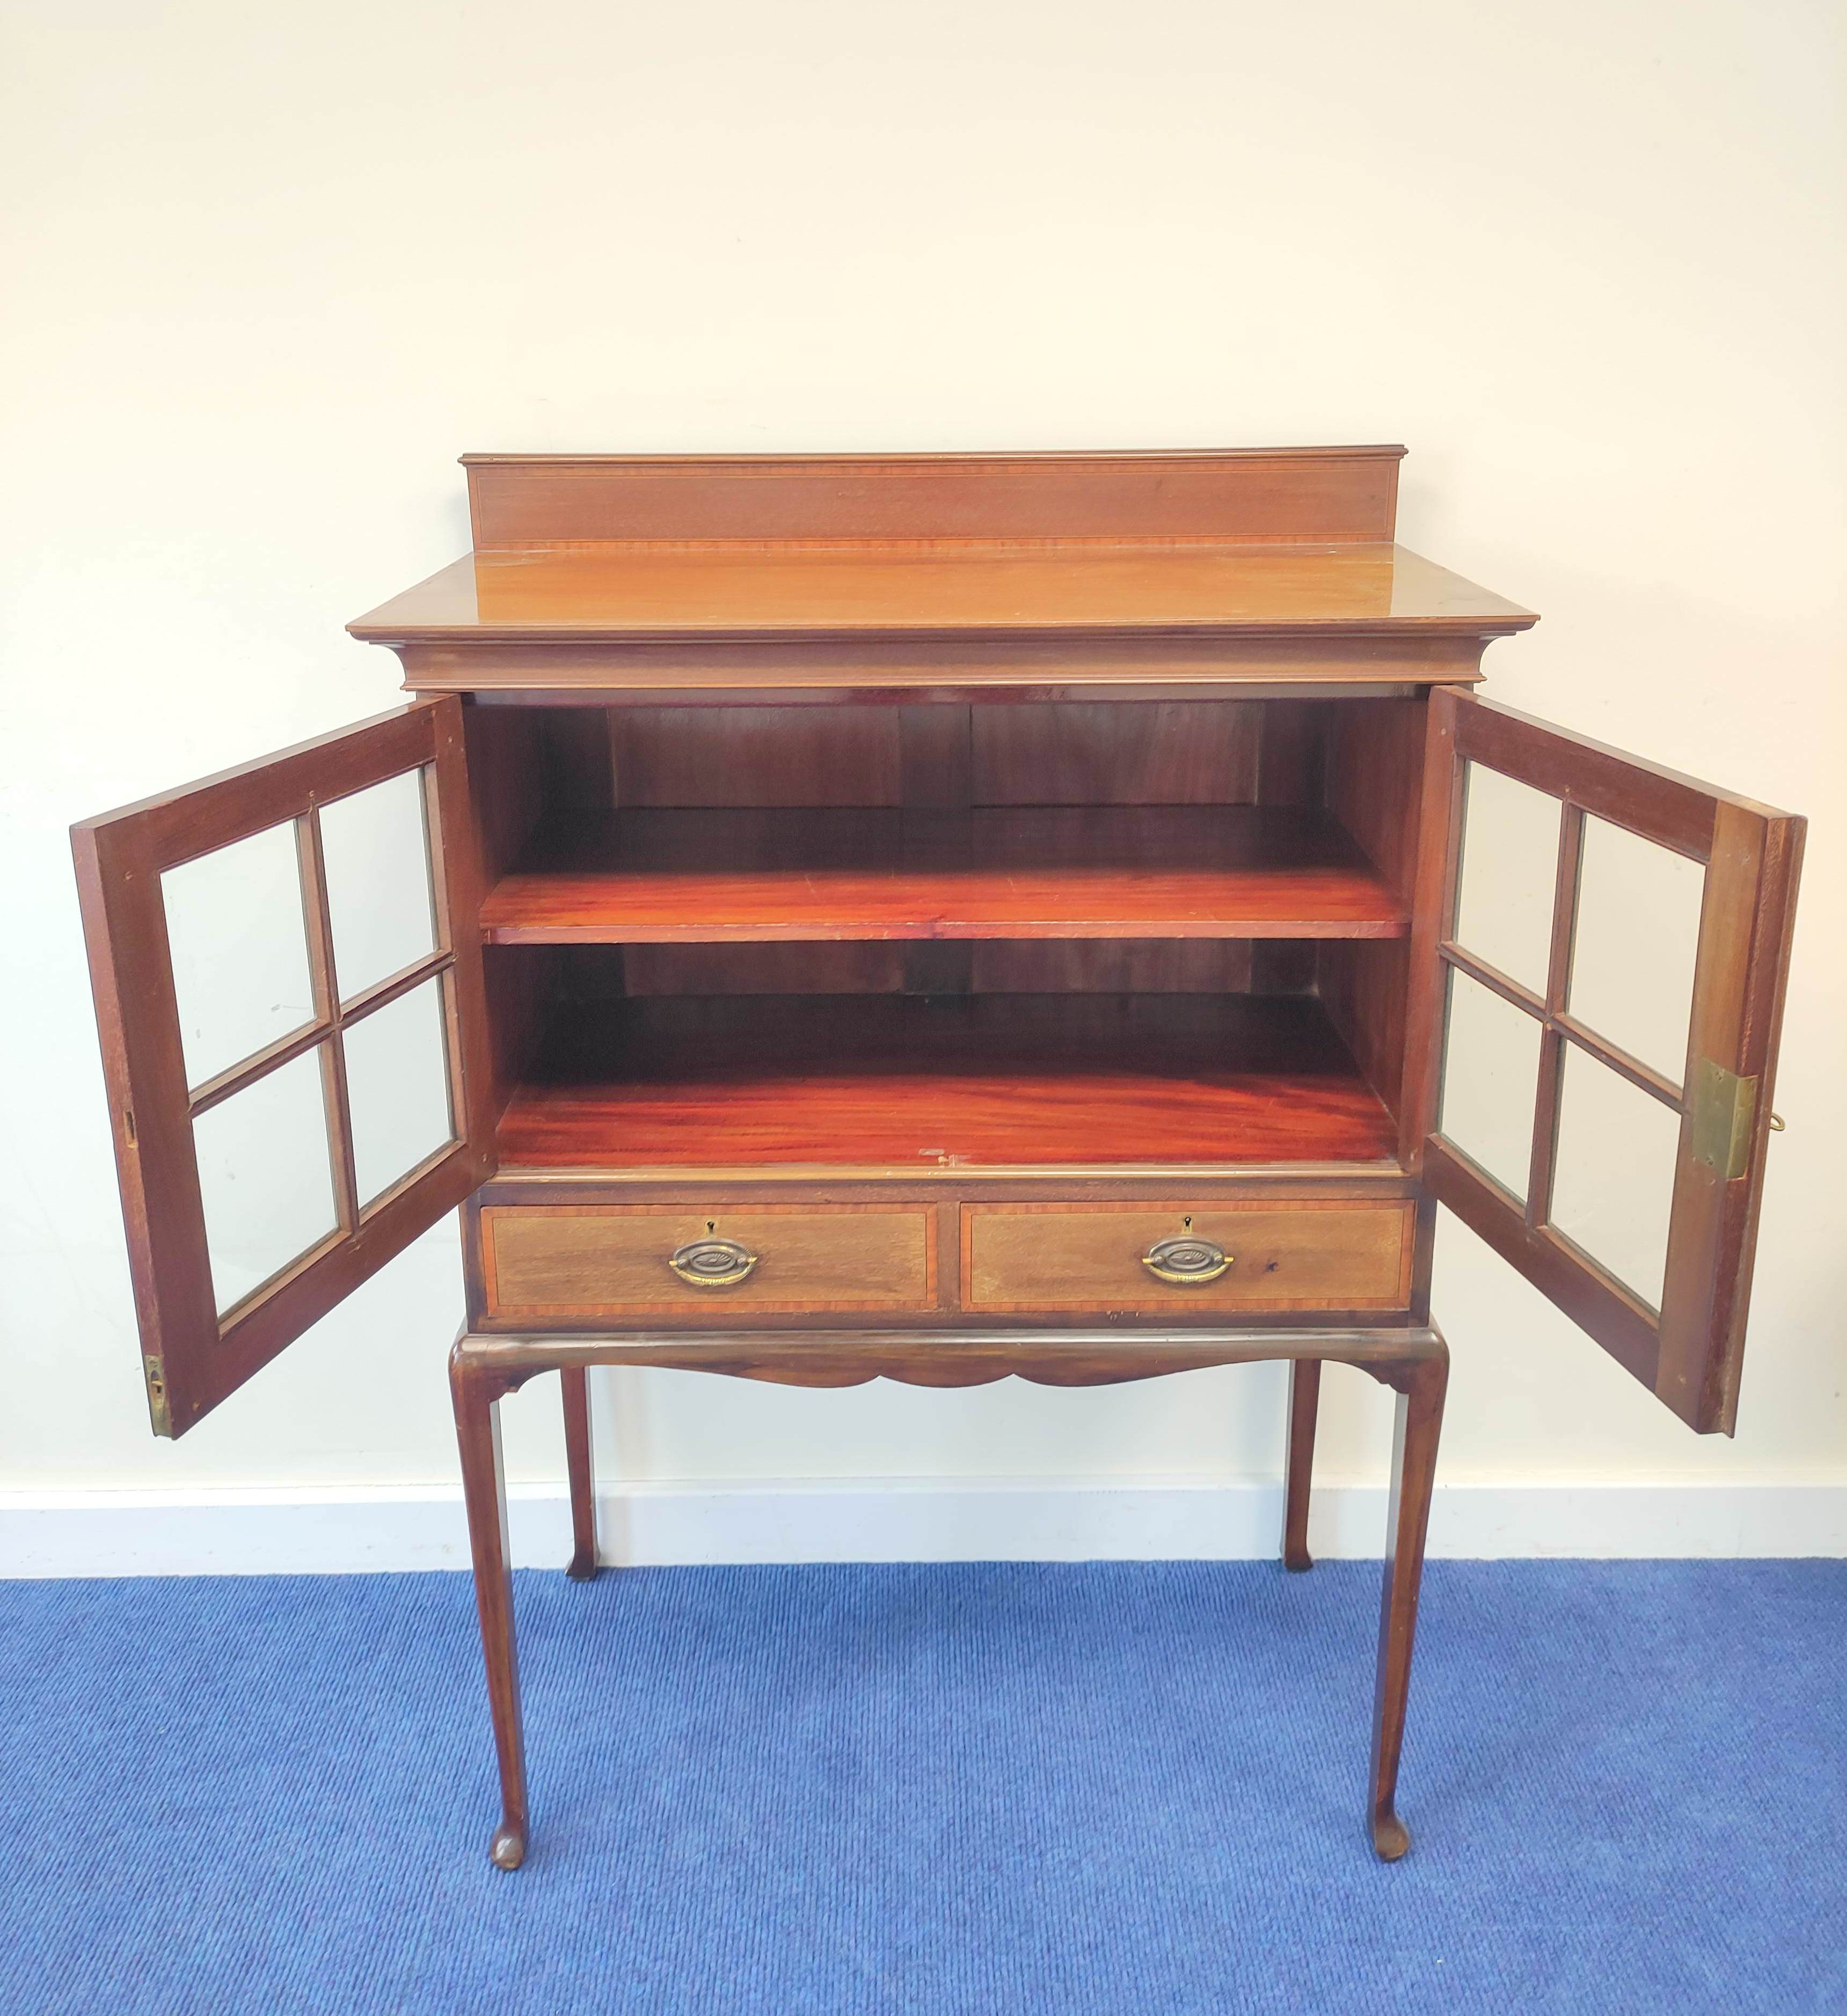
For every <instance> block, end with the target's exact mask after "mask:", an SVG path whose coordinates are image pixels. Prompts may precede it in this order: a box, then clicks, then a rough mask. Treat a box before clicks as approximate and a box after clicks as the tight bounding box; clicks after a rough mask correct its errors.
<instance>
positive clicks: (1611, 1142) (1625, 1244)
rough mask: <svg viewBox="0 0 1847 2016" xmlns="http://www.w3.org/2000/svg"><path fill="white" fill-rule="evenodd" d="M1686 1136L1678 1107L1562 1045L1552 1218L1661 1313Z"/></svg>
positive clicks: (1599, 1262)
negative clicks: (1678, 1163)
mask: <svg viewBox="0 0 1847 2016" xmlns="http://www.w3.org/2000/svg"><path fill="white" fill-rule="evenodd" d="M1679 1147H1680V1114H1677V1113H1676V1111H1674V1110H1673V1108H1672V1107H1669V1106H1664V1105H1663V1104H1662V1102H1661V1101H1660V1100H1658V1099H1655V1098H1653V1097H1651V1096H1650V1095H1649V1094H1648V1093H1645V1092H1641V1091H1638V1090H1637V1089H1636V1087H1635V1086H1634V1085H1631V1084H1630V1083H1629V1080H1628V1079H1627V1078H1618V1076H1617V1075H1616V1073H1615V1071H1611V1069H1610V1067H1609V1066H1608V1064H1599V1063H1598V1062H1597V1059H1596V1058H1595V1057H1591V1056H1590V1055H1589V1054H1588V1053H1586V1052H1585V1051H1583V1050H1581V1049H1579V1048H1578V1046H1576V1044H1575V1043H1570V1042H1568V1043H1567V1044H1566V1045H1565V1046H1564V1073H1563V1075H1562V1078H1561V1081H1560V1085H1559V1109H1558V1159H1557V1164H1556V1165H1555V1166H1554V1172H1553V1177H1552V1223H1553V1224H1554V1226H1556V1227H1557V1229H1558V1230H1559V1231H1561V1232H1562V1233H1564V1236H1565V1237H1566V1238H1568V1240H1571V1241H1572V1244H1574V1245H1576V1246H1581V1247H1583V1249H1584V1251H1586V1253H1588V1254H1589V1255H1590V1257H1591V1258H1592V1259H1593V1260H1595V1261H1596V1262H1597V1263H1598V1265H1600V1266H1601V1267H1603V1268H1604V1269H1606V1270H1607V1271H1608V1273H1612V1274H1614V1275H1615V1276H1616V1278H1617V1279H1618V1280H1619V1281H1622V1282H1623V1283H1626V1285H1627V1286H1629V1287H1631V1288H1633V1290H1634V1291H1636V1294H1638V1295H1640V1297H1641V1298H1642V1299H1643V1300H1644V1301H1645V1302H1647V1304H1648V1305H1649V1306H1650V1307H1651V1308H1652V1309H1659V1308H1660V1307H1661V1288H1662V1278H1663V1276H1664V1275H1665V1273H1666V1271H1667V1257H1668V1219H1669V1213H1670V1211H1671V1210H1672V1204H1673V1201H1674V1158H1675V1156H1676V1153H1677V1151H1678V1150H1679Z"/></svg>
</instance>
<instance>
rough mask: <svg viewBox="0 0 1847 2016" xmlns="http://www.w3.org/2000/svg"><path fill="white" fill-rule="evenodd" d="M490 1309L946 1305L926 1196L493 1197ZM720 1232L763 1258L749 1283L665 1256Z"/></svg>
mask: <svg viewBox="0 0 1847 2016" xmlns="http://www.w3.org/2000/svg"><path fill="white" fill-rule="evenodd" d="M711 1239H722V1240H729V1241H731V1242H733V1244H735V1245H737V1246H740V1247H743V1248H744V1249H745V1250H746V1251H747V1252H748V1253H750V1254H752V1255H754V1256H755V1257H756V1264H755V1265H754V1266H753V1267H752V1268H751V1270H750V1272H749V1273H748V1274H747V1276H746V1277H745V1278H744V1279H743V1280H739V1281H734V1282H730V1283H722V1284H718V1285H713V1286H702V1285H694V1284H693V1283H688V1282H686V1281H685V1280H682V1278H681V1277H680V1276H678V1275H676V1274H675V1272H674V1271H673V1269H672V1268H671V1266H670V1265H668V1262H669V1260H670V1259H671V1256H672V1255H674V1253H675V1251H678V1250H679V1249H680V1248H681V1247H686V1246H689V1245H692V1244H697V1242H699V1241H700V1240H711ZM481 1271H482V1276H483V1280H484V1287H485V1291H486V1306H487V1313H488V1315H489V1316H495V1317H499V1318H502V1319H512V1320H513V1321H519V1320H521V1319H530V1320H534V1321H544V1322H547V1323H556V1322H560V1321H563V1320H570V1321H574V1322H578V1323H585V1324H593V1323H603V1322H608V1323H627V1322H631V1321H632V1320H633V1319H635V1318H636V1317H642V1318H646V1317H647V1316H650V1315H653V1316H673V1317H675V1318H676V1319H677V1318H680V1317H685V1316H697V1317H699V1318H701V1319H710V1320H711V1323H713V1324H714V1325H715V1326H716V1327H725V1325H727V1324H729V1323H731V1322H732V1321H733V1320H734V1319H736V1317H737V1316H740V1315H746V1314H752V1315H758V1316H779V1315H781V1316H790V1315H798V1314H806V1313H810V1312H814V1313H819V1312H830V1311H844V1312H851V1311H853V1310H859V1309H862V1310H865V1311H866V1312H867V1313H868V1314H876V1313H877V1312H879V1311H880V1310H890V1309H931V1308H934V1305H935V1302H936V1236H935V1215H934V1212H933V1211H931V1208H930V1207H929V1206H928V1205H927V1204H852V1205H848V1204H753V1205H751V1206H750V1207H748V1208H746V1209H743V1210H739V1211H732V1210H729V1209H727V1208H725V1207H724V1206H722V1205H721V1204H708V1205H706V1206H704V1207H701V1206H700V1205H697V1204H609V1205H602V1204H553V1205H535V1206H526V1205H489V1206H488V1207H487V1208H485V1209H484V1210H483V1211H482V1212H481Z"/></svg>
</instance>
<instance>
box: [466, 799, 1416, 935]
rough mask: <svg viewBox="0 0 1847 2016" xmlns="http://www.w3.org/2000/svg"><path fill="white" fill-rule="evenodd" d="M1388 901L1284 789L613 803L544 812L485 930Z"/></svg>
mask: <svg viewBox="0 0 1847 2016" xmlns="http://www.w3.org/2000/svg"><path fill="white" fill-rule="evenodd" d="M1409 914H1410V913H1409V910H1408V907H1407V906H1406V904H1405V902H1403V901H1402V899H1401V898H1399V897H1398V896H1396V895H1394V894H1393V893H1392V891H1391V890H1389V889H1388V887H1386V886H1385V884H1384V882H1383V881H1382V880H1381V879H1380V877H1379V876H1378V875H1377V873H1376V872H1375V871H1374V869H1373V868H1372V866H1371V865H1370V862H1367V860H1366V857H1365V856H1364V855H1363V854H1362V853H1361V852H1360V851H1359V848H1357V847H1356V846H1355V845H1354V844H1353V843H1352V841H1350V840H1349V839H1348V837H1346V835H1345V833H1343V832H1342V831H1341V829H1340V828H1339V827H1338V826H1337V825H1336V824H1335V823H1334V822H1333V821H1332V820H1331V819H1327V818H1326V817H1324V816H1320V815H1315V814H1312V813H1305V812H1298V811H1296V810H1294V808H1287V807H1267V806H1265V807H1259V806H1255V805H1234V806H1218V807H1204V806H1147V807H1111V808H1071V807H1060V808H1043V809H1031V810H1028V809H1024V808H1020V809H1010V810H1005V811H1002V810H992V811H976V812H967V813H954V812H942V813H924V812H877V811H833V812H827V811H812V812H793V811H791V812H761V813H752V812H614V813H611V814H609V815H605V816H603V817H602V818H598V819H572V820H567V821H562V822H559V823H555V824H554V825H553V826H552V827H551V828H550V829H549V830H548V831H546V832H545V833H544V834H542V836H541V837H540V838H539V839H538V841H537V843H536V844H535V845H534V846H533V847H532V848H531V849H530V850H529V851H528V852H527V855H526V857H525V859H524V860H523V861H522V862H521V864H520V867H519V868H518V869H516V870H515V871H514V872H513V873H510V874H507V875H504V876H502V878H501V879H500V880H499V882H498V883H497V884H495V887H493V888H492V889H491V891H489V892H488V898H487V900H486V902H485V903H484V905H483V908H482V910H481V927H482V931H483V934H484V937H485V938H486V939H487V940H488V942H490V943H492V944H499V945H520V944H571V943H577V944H619V943H633V944H680V943H687V942H696V941H700V940H706V939H713V938H729V939H757V940H767V939H777V938H1336V937H1338V938H1393V937H1402V935H1403V934H1405V932H1406V930H1407V929H1408V928H1409Z"/></svg>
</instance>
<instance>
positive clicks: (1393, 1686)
mask: <svg viewBox="0 0 1847 2016" xmlns="http://www.w3.org/2000/svg"><path fill="white" fill-rule="evenodd" d="M1448 1385H1449V1352H1448V1350H1447V1348H1445V1347H1443V1346H1442V1345H1438V1349H1437V1350H1436V1352H1434V1353H1433V1354H1431V1355H1429V1356H1428V1357H1424V1358H1420V1359H1418V1360H1417V1361H1416V1362H1415V1363H1413V1364H1412V1365H1411V1366H1410V1367H1409V1368H1408V1376H1407V1377H1406V1378H1405V1383H1404V1384H1402V1386H1400V1387H1399V1395H1398V1419H1397V1424H1396V1427H1395V1431H1394V1433H1393V1436H1392V1509H1391V1510H1390V1512H1389V1514H1388V1517H1387V1522H1386V1530H1385V1586H1384V1592H1383V1593H1382V1596H1381V1602H1380V1610H1379V1669H1378V1681H1377V1691H1376V1694H1375V1695H1374V1708H1373V1758H1372V1784H1371V1798H1370V1816H1369V1817H1370V1826H1371V1830H1372V1837H1373V1847H1374V1850H1375V1852H1377V1855H1378V1857H1379V1859H1380V1860H1381V1862H1395V1861H1396V1860H1397V1859H1398V1858H1399V1856H1401V1855H1402V1854H1403V1853H1404V1852H1405V1850H1406V1849H1408V1848H1409V1847H1410V1845H1411V1837H1410V1832H1409V1831H1408V1830H1407V1829H1406V1826H1405V1823H1404V1822H1403V1821H1402V1820H1400V1819H1399V1816H1398V1813H1397V1811H1396V1809H1395V1804H1394V1802H1395V1798H1396V1797H1397V1792H1398V1766H1399V1755H1400V1752H1401V1751H1402V1749H1403V1748H1404V1737H1405V1704H1406V1698H1407V1697H1408V1696H1409V1694H1410V1684H1411V1643H1412V1640H1413V1638H1414V1636H1416V1634H1417V1593H1418V1586H1419V1584H1420V1582H1421V1581H1422V1579H1423V1576H1424V1535H1425V1532H1426V1530H1427V1528H1428V1526H1429V1524H1430V1500H1431V1487H1432V1485H1434V1484H1435V1479H1436V1467H1437V1438H1438V1434H1439V1432H1440V1431H1441V1430H1442V1424H1443V1395H1444V1393H1445V1391H1446V1389H1447V1388H1448Z"/></svg>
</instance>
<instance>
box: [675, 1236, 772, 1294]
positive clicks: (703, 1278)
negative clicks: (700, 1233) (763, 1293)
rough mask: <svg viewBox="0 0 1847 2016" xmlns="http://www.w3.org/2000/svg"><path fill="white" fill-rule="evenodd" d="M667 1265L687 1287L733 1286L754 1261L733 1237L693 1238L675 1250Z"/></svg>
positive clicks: (748, 1270) (747, 1271)
mask: <svg viewBox="0 0 1847 2016" xmlns="http://www.w3.org/2000/svg"><path fill="white" fill-rule="evenodd" d="M667 1264H668V1266H670V1267H671V1269H673V1271H674V1272H675V1273H676V1274H677V1275H679V1277H680V1279H681V1280H682V1281H684V1282H685V1283H686V1286H687V1287H689V1288H734V1287H736V1286H737V1284H738V1283H739V1282H740V1281H741V1280H744V1279H745V1278H746V1277H747V1276H748V1275H749V1273H750V1272H751V1269H752V1268H753V1267H754V1266H755V1265H756V1264H757V1256H756V1255H755V1254H754V1253H751V1252H749V1251H747V1250H746V1249H745V1248H744V1247H741V1246H740V1245H739V1244H738V1243H737V1241H736V1240H735V1239H694V1240H689V1241H688V1242H687V1244H686V1245H684V1246H682V1247H676V1248H675V1251H674V1255H673V1257H672V1258H671V1259H670V1260H669V1261H668V1263H667Z"/></svg>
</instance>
